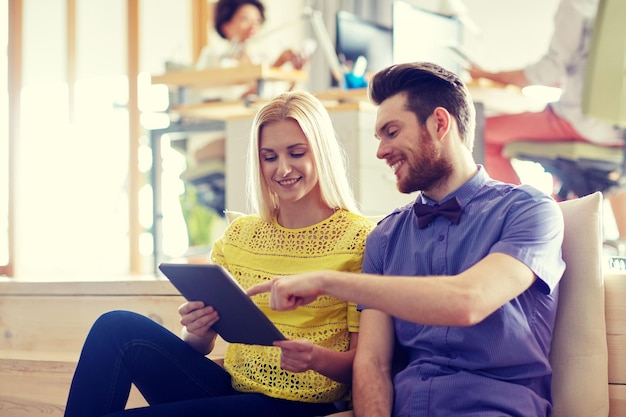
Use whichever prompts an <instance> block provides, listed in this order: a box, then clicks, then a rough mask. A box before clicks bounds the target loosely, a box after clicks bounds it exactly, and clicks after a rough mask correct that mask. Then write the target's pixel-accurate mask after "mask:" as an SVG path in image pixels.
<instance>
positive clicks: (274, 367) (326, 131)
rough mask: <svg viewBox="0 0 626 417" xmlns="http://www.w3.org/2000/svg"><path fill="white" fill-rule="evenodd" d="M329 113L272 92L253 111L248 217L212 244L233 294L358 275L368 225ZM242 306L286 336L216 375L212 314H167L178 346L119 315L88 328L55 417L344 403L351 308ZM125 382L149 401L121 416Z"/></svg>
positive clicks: (267, 412) (228, 362)
mask: <svg viewBox="0 0 626 417" xmlns="http://www.w3.org/2000/svg"><path fill="white" fill-rule="evenodd" d="M343 155H344V152H343V150H342V148H341V146H340V144H339V142H338V140H337V137H336V135H335V131H334V129H333V126H332V123H331V120H330V116H329V115H328V113H327V111H326V109H325V108H324V107H323V106H322V104H321V103H320V102H319V100H317V99H316V98H315V97H314V96H312V95H311V94H309V93H306V92H292V93H285V94H281V95H279V96H277V97H275V98H274V99H272V100H271V101H270V102H269V103H267V104H266V105H265V106H264V107H262V108H261V109H260V110H259V112H258V113H257V115H256V117H255V119H254V122H253V128H252V132H251V135H250V146H249V163H248V168H249V181H248V183H249V184H248V185H249V191H250V194H249V195H250V199H251V203H252V204H253V206H254V207H255V210H256V212H257V213H258V214H254V215H247V216H242V217H239V218H237V219H235V220H234V221H233V223H232V224H231V225H230V226H229V227H228V229H227V230H226V231H225V232H224V235H223V236H222V237H221V238H220V239H219V240H218V241H217V242H216V243H215V244H214V247H213V251H212V255H211V258H212V261H213V262H215V263H217V264H220V265H223V266H224V267H226V268H227V269H228V270H229V271H230V272H231V274H232V275H233V276H234V277H235V278H236V279H237V280H238V281H239V282H240V284H241V285H242V286H243V287H244V288H249V287H251V286H253V285H255V284H258V283H261V282H264V281H267V280H270V279H273V278H274V277H275V276H277V275H290V274H295V273H301V272H308V271H315V270H318V269H320V268H324V269H335V270H341V271H350V272H359V271H360V270H361V263H362V257H363V252H364V248H365V239H366V237H367V235H368V233H369V232H370V231H371V229H372V228H373V224H372V222H370V221H369V220H367V219H366V218H364V217H363V216H361V215H360V214H358V209H357V205H356V203H355V201H354V198H353V195H352V192H351V189H350V185H349V181H348V177H347V172H348V170H347V166H346V161H345V158H344V156H343ZM254 301H255V302H256V303H257V305H259V307H260V308H261V309H262V310H263V311H264V312H265V313H266V314H267V315H268V317H269V318H270V320H272V321H273V322H274V324H275V325H276V326H277V327H278V328H279V329H280V330H281V331H282V332H283V334H285V335H286V336H287V339H288V340H285V341H277V342H275V345H274V346H271V347H266V346H251V345H241V344H231V345H229V347H228V349H227V351H226V355H225V361H224V368H222V367H220V366H219V365H217V364H215V363H214V362H212V361H211V360H210V359H208V358H207V357H206V356H205V355H207V354H208V353H209V352H210V351H211V349H212V347H213V344H214V341H215V337H216V333H215V331H214V330H213V329H212V326H213V325H214V324H215V323H216V322H217V321H218V320H219V312H218V311H215V309H214V308H213V307H212V306H205V305H203V303H202V302H187V303H185V304H183V305H182V306H181V307H180V308H179V313H180V314H181V323H182V324H183V326H184V327H183V332H182V340H181V339H180V338H178V337H177V336H176V335H174V334H172V333H171V332H169V331H168V330H166V329H164V328H162V327H161V326H159V325H158V324H156V323H154V322H153V321H152V320H150V319H148V318H146V317H144V316H141V315H138V314H135V313H132V312H127V311H115V312H110V313H107V314H105V315H103V316H102V317H101V318H99V319H98V320H97V322H96V323H95V324H94V326H93V328H92V330H91V332H90V334H89V336H88V337H87V341H86V342H85V346H84V347H83V352H82V355H81V359H80V361H79V364H78V367H77V370H76V374H75V376H74V380H73V382H72V388H71V391H70V395H69V400H68V405H67V409H66V414H65V415H66V416H67V417H74V416H80V417H90V416H104V415H108V416H151V417H155V416H156V417H158V416H173V415H185V416H187V415H203V416H215V417H219V416H227V415H228V416H233V415H254V416H255V417H262V416H268V417H270V416H271V417H280V416H289V417H293V416H299V417H306V416H319V415H325V414H331V413H334V412H336V411H338V410H337V407H336V405H335V403H336V402H338V401H342V400H347V399H348V395H349V389H348V388H349V384H350V382H351V378H352V361H353V358H354V354H355V349H356V345H357V339H358V329H359V313H358V312H357V310H356V305H354V304H352V303H348V302H346V301H344V300H342V299H338V298H336V297H322V298H320V299H319V300H317V301H316V302H315V303H312V304H310V305H308V306H306V307H302V308H300V309H297V310H295V311H294V312H290V313H287V314H285V313H277V312H275V311H273V310H271V309H270V308H269V305H268V302H269V299H268V297H267V295H265V294H262V295H259V296H256V297H254ZM131 383H134V384H135V385H136V386H137V387H138V388H139V390H140V391H141V392H142V393H143V395H144V397H145V398H146V400H147V401H148V403H149V404H150V406H148V407H144V408H138V409H133V410H124V408H125V405H126V400H127V398H128V392H129V389H130V385H131Z"/></svg>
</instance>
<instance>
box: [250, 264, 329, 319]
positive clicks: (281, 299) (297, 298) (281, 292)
mask: <svg viewBox="0 0 626 417" xmlns="http://www.w3.org/2000/svg"><path fill="white" fill-rule="evenodd" d="M321 274H322V273H321V272H310V273H306V274H298V275H291V276H287V277H276V278H274V279H273V280H271V281H268V282H264V283H261V284H257V285H254V286H252V287H250V288H249V289H248V290H247V291H246V292H247V293H248V295H249V296H253V295H256V294H260V293H263V292H269V293H270V308H271V309H273V310H279V311H284V310H293V309H295V308H297V307H300V306H301V305H305V304H309V303H311V302H313V301H315V299H316V298H317V297H318V296H319V295H322V294H324V291H323V290H322V285H321V282H320V280H321V276H322V275H321Z"/></svg>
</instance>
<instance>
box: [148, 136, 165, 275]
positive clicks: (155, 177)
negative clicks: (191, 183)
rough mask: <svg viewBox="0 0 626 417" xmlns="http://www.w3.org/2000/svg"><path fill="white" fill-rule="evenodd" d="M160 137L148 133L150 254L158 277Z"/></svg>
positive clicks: (160, 208)
mask: <svg viewBox="0 0 626 417" xmlns="http://www.w3.org/2000/svg"><path fill="white" fill-rule="evenodd" d="M161 135H162V133H161V132H159V131H154V130H153V131H151V132H150V148H151V149H152V170H151V172H150V175H151V181H152V247H153V249H152V253H153V255H152V256H153V268H154V274H155V275H158V274H159V270H158V268H157V267H158V265H159V262H160V261H161V256H162V254H163V243H162V237H163V209H162V207H161V191H162V188H163V187H162V182H163V158H162V155H161Z"/></svg>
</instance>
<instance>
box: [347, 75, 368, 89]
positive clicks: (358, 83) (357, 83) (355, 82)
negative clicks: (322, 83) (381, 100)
mask: <svg viewBox="0 0 626 417" xmlns="http://www.w3.org/2000/svg"><path fill="white" fill-rule="evenodd" d="M344 78H345V80H346V89H350V88H365V87H367V80H366V79H365V77H357V76H356V75H354V74H353V73H351V72H349V73H347V74H345V76H344Z"/></svg>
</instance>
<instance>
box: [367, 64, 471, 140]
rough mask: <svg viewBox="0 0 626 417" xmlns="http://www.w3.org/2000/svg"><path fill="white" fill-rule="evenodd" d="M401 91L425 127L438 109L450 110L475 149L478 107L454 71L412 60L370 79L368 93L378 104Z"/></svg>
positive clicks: (460, 131)
mask: <svg viewBox="0 0 626 417" xmlns="http://www.w3.org/2000/svg"><path fill="white" fill-rule="evenodd" d="M398 93H406V94H407V109H408V110H410V111H412V112H413V113H415V115H416V116H417V120H418V121H419V123H420V124H421V125H422V126H423V125H424V124H425V123H426V119H428V117H429V116H430V115H431V114H433V111H434V110H435V108H437V107H443V108H445V109H446V110H448V112H449V113H450V114H451V115H452V116H453V117H454V118H455V119H456V122H457V125H458V126H459V135H460V136H461V139H462V140H463V142H464V143H465V146H467V148H468V149H469V150H470V151H471V150H472V148H473V147H474V133H475V130H476V110H475V108H474V104H473V101H472V98H471V96H470V94H469V91H468V90H467V87H465V84H464V83H463V81H461V79H460V78H459V77H457V76H456V75H455V74H454V73H452V72H450V71H448V70H446V69H445V68H442V67H440V66H439V65H436V64H433V63H430V62H412V63H406V64H398V65H392V66H390V67H387V68H384V69H382V70H380V71H379V72H377V73H376V74H375V75H374V77H373V78H372V80H371V81H370V84H369V96H370V99H371V100H372V101H373V102H374V103H375V104H377V105H380V104H381V103H382V102H383V101H385V100H386V99H388V98H389V97H391V96H395V95H396V94H398Z"/></svg>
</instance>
